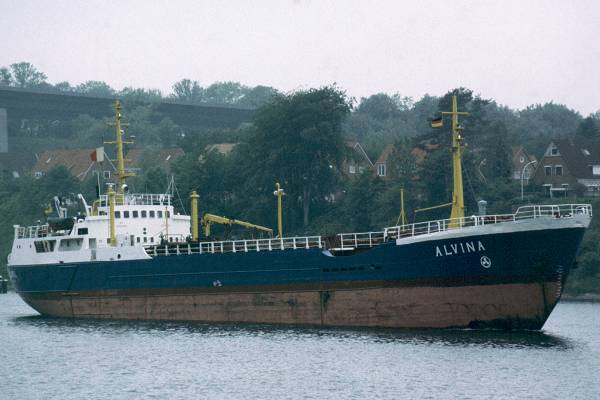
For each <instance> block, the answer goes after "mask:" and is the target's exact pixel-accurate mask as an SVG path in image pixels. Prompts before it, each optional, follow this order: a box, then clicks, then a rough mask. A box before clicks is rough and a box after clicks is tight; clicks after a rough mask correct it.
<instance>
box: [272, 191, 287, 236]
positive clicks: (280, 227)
mask: <svg viewBox="0 0 600 400" xmlns="http://www.w3.org/2000/svg"><path fill="white" fill-rule="evenodd" d="M273 194H274V195H275V196H277V230H278V232H279V239H281V238H282V237H283V222H282V219H283V217H282V210H281V198H282V197H283V196H284V195H285V192H284V191H283V189H282V188H281V186H279V182H277V183H276V184H275V191H274V192H273Z"/></svg>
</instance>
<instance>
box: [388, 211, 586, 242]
mask: <svg viewBox="0 0 600 400" xmlns="http://www.w3.org/2000/svg"><path fill="white" fill-rule="evenodd" d="M574 215H587V216H589V217H590V218H591V216H592V206H591V205H590V204H552V205H531V206H522V207H519V208H518V209H517V211H516V212H515V213H514V214H496V215H483V216H479V215H473V216H469V217H462V218H448V219H441V220H437V221H425V222H417V223H413V224H406V225H400V226H393V227H388V228H385V229H384V231H383V235H384V240H392V239H403V238H407V237H413V236H420V235H428V234H432V233H438V232H445V231H448V230H450V229H460V228H469V227H475V226H482V225H492V224H500V223H508V222H513V223H514V222H518V221H522V220H527V219H535V218H571V217H573V216H574Z"/></svg>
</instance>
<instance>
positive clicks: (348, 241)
mask: <svg viewBox="0 0 600 400" xmlns="http://www.w3.org/2000/svg"><path fill="white" fill-rule="evenodd" d="M337 236H338V238H339V246H340V250H352V249H357V248H361V247H373V246H376V245H378V244H381V243H383V242H384V241H385V240H386V239H385V232H384V231H380V232H359V233H340V234H338V235H337Z"/></svg>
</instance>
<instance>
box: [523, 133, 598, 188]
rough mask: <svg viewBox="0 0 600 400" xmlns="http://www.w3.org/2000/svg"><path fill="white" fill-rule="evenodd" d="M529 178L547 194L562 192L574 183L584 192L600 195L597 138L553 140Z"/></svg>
mask: <svg viewBox="0 0 600 400" xmlns="http://www.w3.org/2000/svg"><path fill="white" fill-rule="evenodd" d="M533 182H534V183H535V184H536V185H541V186H543V187H544V188H545V190H546V191H547V193H548V194H549V195H550V196H551V197H553V196H556V195H561V196H566V195H567V194H568V193H569V192H572V191H575V190H576V189H577V187H578V186H579V187H580V189H583V193H581V194H583V195H585V196H600V142H597V141H591V140H586V139H582V138H577V137H576V138H572V139H560V140H553V141H552V142H550V144H549V145H548V147H547V148H546V151H545V152H544V156H543V157H542V159H541V160H540V162H539V163H538V166H537V168H536V170H535V173H534V176H533ZM578 190H579V189H578Z"/></svg>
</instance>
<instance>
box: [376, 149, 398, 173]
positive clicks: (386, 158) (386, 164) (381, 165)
mask: <svg viewBox="0 0 600 400" xmlns="http://www.w3.org/2000/svg"><path fill="white" fill-rule="evenodd" d="M394 150H395V147H394V145H393V144H388V145H387V146H385V147H384V148H383V151H382V152H381V155H380V156H379V158H378V159H377V161H375V174H376V175H377V176H378V177H380V178H382V179H389V176H390V162H391V160H390V158H391V155H392V154H393V153H394Z"/></svg>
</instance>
